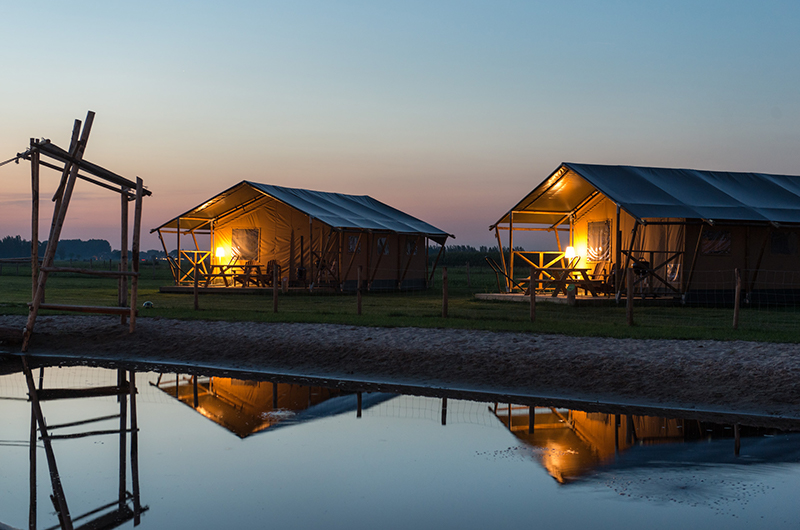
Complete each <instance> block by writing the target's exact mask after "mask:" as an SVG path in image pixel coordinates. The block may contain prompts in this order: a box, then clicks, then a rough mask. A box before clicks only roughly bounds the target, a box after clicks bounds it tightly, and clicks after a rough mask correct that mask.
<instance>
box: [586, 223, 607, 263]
mask: <svg viewBox="0 0 800 530" xmlns="http://www.w3.org/2000/svg"><path fill="white" fill-rule="evenodd" d="M610 259H611V221H610V220H606V221H600V222H597V223H589V234H588V241H587V245H586V260H587V261H609V260H610Z"/></svg>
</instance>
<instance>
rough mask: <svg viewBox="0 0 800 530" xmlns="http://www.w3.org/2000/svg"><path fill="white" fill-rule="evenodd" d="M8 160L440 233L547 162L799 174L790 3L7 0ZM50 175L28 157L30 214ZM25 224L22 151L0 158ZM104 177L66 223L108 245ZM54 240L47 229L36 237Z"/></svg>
mask: <svg viewBox="0 0 800 530" xmlns="http://www.w3.org/2000/svg"><path fill="white" fill-rule="evenodd" d="M2 20H3V29H2V32H0V58H1V59H2V60H0V65H2V70H3V73H2V79H3V82H2V83H0V96H2V97H1V98H0V101H2V103H0V105H2V107H1V108H2V122H1V123H0V161H3V160H6V159H8V158H11V157H12V156H14V155H15V154H16V153H17V152H19V151H23V150H24V149H26V147H27V145H28V141H29V138H30V137H46V138H50V139H51V140H52V141H53V142H54V143H56V144H57V145H60V146H62V147H64V148H67V147H68V145H69V136H70V132H71V129H72V122H73V120H74V119H75V118H80V119H84V118H85V116H86V111H87V110H93V111H95V112H96V113H97V115H96V118H95V122H94V126H93V129H92V133H91V136H90V139H89V144H88V147H87V150H86V154H85V158H86V159H87V160H90V161H92V162H94V163H97V164H100V165H102V166H104V167H106V168H108V169H110V170H112V171H114V172H116V173H119V174H121V175H124V176H126V177H129V178H134V177H136V176H137V175H138V176H140V177H142V178H143V179H144V182H145V185H146V186H147V187H148V188H149V189H150V190H151V191H152V192H153V196H152V197H148V198H146V199H145V202H144V217H143V232H147V233H148V235H147V236H146V237H145V238H144V241H143V249H149V248H160V244H159V243H158V240H157V237H156V236H153V235H150V234H149V230H150V229H151V228H153V227H155V226H158V225H160V224H161V223H163V222H164V221H166V220H168V219H170V218H172V217H175V216H176V215H178V214H179V213H182V212H184V211H186V210H188V209H189V208H191V207H192V206H195V205H197V204H199V203H201V202H203V201H204V200H205V199H207V198H209V197H210V196H212V195H214V194H216V193H218V192H219V191H222V190H223V189H225V188H228V187H230V186H232V185H233V184H235V183H237V182H239V181H241V180H244V179H247V180H252V181H256V182H262V183H267V184H276V185H280V186H290V187H299V188H309V189H315V190H322V191H336V192H341V193H350V194H367V195H371V196H373V197H374V198H376V199H378V200H380V201H383V202H386V203H388V204H390V205H392V206H394V207H396V208H399V209H402V210H405V211H406V212H408V213H410V214H412V215H415V216H417V217H420V218H421V219H423V220H425V221H427V222H429V223H431V224H433V225H435V226H437V227H438V228H441V229H443V230H445V231H447V232H450V233H453V234H455V235H456V240H455V241H452V243H455V244H470V245H475V246H478V245H493V244H494V237H493V234H492V233H490V232H489V230H488V227H489V225H490V224H492V223H494V222H495V221H496V220H497V219H498V218H500V217H501V216H502V215H503V214H504V213H505V212H506V211H507V210H508V209H509V208H510V207H511V206H513V205H514V204H515V203H516V202H517V201H518V200H519V199H520V198H522V197H523V196H524V195H525V194H526V193H527V192H529V191H530V190H531V189H532V188H533V187H535V186H536V185H537V184H538V183H539V182H540V181H541V180H542V179H544V178H545V177H546V176H547V175H548V174H549V173H550V172H551V171H553V170H554V169H556V167H557V166H558V165H559V164H560V163H561V162H567V161H570V162H584V163H598V164H630V165H644V166H666V167H690V168H695V169H714V170H729V171H758V172H764V173H783V174H795V175H800V67H799V66H800V29H799V28H800V2H797V1H787V2H772V1H760V2H752V1H747V2H737V1H730V0H726V1H724V2H723V1H719V2H704V1H698V0H693V1H691V2H678V1H671V2H641V1H630V2H613V1H607V2H591V1H572V2H571V1H563V2H533V1H529V2H514V1H499V0H496V1H493V2H488V1H487V2H476V1H464V0H462V1H452V2H450V1H431V0H428V1H424V2H417V1H405V2H381V1H370V2H367V1H364V2H339V1H298V2H227V3H223V2H186V3H179V2H171V1H168V0H167V1H159V2H128V3H121V2H80V1H76V2H68V3H66V2H53V3H50V2H38V3H34V4H32V3H27V2H4V3H3V16H2ZM58 178H59V175H58V174H57V173H56V172H54V171H51V170H44V172H43V179H42V197H43V199H44V200H45V204H44V206H43V212H42V220H43V223H44V224H45V225H46V226H49V224H50V217H51V215H52V206H51V205H52V203H51V202H50V200H49V199H50V197H52V194H53V192H54V191H55V188H56V186H57V183H58ZM0 190H1V191H0V237H3V236H6V235H18V234H19V235H21V236H23V237H25V238H30V165H29V163H27V162H21V163H20V164H19V165H14V164H11V165H6V166H3V167H0ZM118 227H119V200H118V196H117V195H116V194H113V193H110V192H107V191H104V190H101V189H99V188H96V187H95V186H92V185H89V184H87V183H84V182H79V183H78V185H77V187H76V192H75V195H74V201H73V204H72V208H71V209H70V212H69V214H68V217H67V222H66V224H65V228H64V232H63V234H62V237H64V238H82V239H89V238H103V239H108V240H109V241H110V242H111V244H112V247H114V248H119V233H118V232H119V228H118ZM45 237H46V236H45Z"/></svg>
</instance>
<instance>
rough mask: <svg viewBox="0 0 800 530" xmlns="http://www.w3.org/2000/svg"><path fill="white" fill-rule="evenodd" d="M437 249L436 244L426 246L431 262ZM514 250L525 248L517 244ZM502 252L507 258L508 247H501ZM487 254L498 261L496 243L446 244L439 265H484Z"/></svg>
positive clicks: (437, 251) (436, 253)
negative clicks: (474, 244) (473, 244)
mask: <svg viewBox="0 0 800 530" xmlns="http://www.w3.org/2000/svg"><path fill="white" fill-rule="evenodd" d="M439 249H440V247H439V246H438V245H432V246H430V247H428V260H429V261H430V262H431V263H433V261H434V260H436V256H437V255H438V254H439ZM514 250H525V249H524V248H522V247H519V246H517V247H514ZM503 253H504V254H505V258H506V259H508V257H509V252H508V247H504V248H503ZM487 256H488V257H490V258H491V259H493V260H495V261H497V262H499V261H500V251H499V250H497V245H495V246H493V247H487V246H480V247H477V248H476V247H473V246H471V245H447V246H445V248H444V252H442V256H441V257H440V258H439V265H446V266H451V265H464V264H465V263H469V264H470V266H472V267H475V266H479V265H485V264H486V259H485V258H486V257H487Z"/></svg>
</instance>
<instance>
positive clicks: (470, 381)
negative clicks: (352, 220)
mask: <svg viewBox="0 0 800 530" xmlns="http://www.w3.org/2000/svg"><path fill="white" fill-rule="evenodd" d="M24 324H25V319H24V317H21V316H0V330H2V333H0V352H6V353H10V352H18V351H19V348H20V345H19V342H18V339H17V338H16V337H17V335H16V330H19V336H21V330H22V329H23V327H24ZM29 353H30V354H31V355H36V354H48V355H60V356H70V357H81V358H86V359H112V360H144V361H149V362H155V363H165V364H185V365H199V366H203V367H215V368H229V369H236V370H246V371H255V372H258V371H263V372H272V373H284V374H298V375H306V376H316V377H324V378H337V377H343V378H346V379H352V380H355V379H359V380H364V381H374V382H385V383H393V384H401V385H415V386H429V387H438V388H448V389H458V390H475V391H481V392H492V393H508V394H515V395H535V396H550V397H564V398H569V399H578V400H583V401H600V402H613V403H636V404H640V405H647V406H656V407H678V408H686V409H699V410H711V411H735V412H739V413H752V414H763V415H775V416H785V417H791V418H800V346H798V345H793V344H771V343H757V342H742V341H730V342H723V341H686V340H631V339H624V340H621V339H610V338H596V337H566V336H561V335H537V334H532V333H530V334H529V333H493V332H484V331H465V330H453V329H418V328H369V327H354V326H340V325H330V324H268V323H254V322H210V321H181V320H168V319H159V318H143V319H139V320H138V321H137V330H136V332H135V333H134V334H129V333H128V332H127V327H124V326H121V325H120V322H119V318H118V317H117V318H114V317H104V316H90V317H87V316H58V317H53V316H49V317H40V318H39V319H38V320H37V323H36V329H35V334H34V338H33V341H32V344H31V348H30V351H29Z"/></svg>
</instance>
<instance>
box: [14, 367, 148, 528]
mask: <svg viewBox="0 0 800 530" xmlns="http://www.w3.org/2000/svg"><path fill="white" fill-rule="evenodd" d="M22 363H23V371H24V374H25V379H26V383H27V386H28V395H29V400H30V403H31V430H30V453H29V458H30V512H29V518H28V526H29V528H30V529H31V530H36V528H37V521H36V513H37V504H38V489H37V484H36V476H37V471H36V468H37V458H36V456H37V445H36V444H37V439H38V440H41V441H42V443H43V445H44V450H45V456H46V458H47V466H48V469H49V472H50V481H51V486H52V492H53V494H52V495H51V496H50V499H51V501H52V503H53V507H54V508H55V511H56V515H57V517H58V522H59V525H58V526H57V527H55V528H58V527H60V528H62V529H64V530H72V529H73V528H75V527H74V523H77V522H80V523H81V525H80V526H79V527H78V528H79V529H109V530H110V529H112V528H116V527H118V526H121V525H122V524H124V523H126V522H128V521H130V520H133V524H134V526H137V525H139V523H140V519H141V514H142V513H143V512H145V511H146V510H148V507H147V506H142V505H141V503H140V494H139V445H138V439H139V438H138V431H139V429H138V424H137V414H136V393H137V390H136V374H135V372H133V371H131V372H126V371H124V370H118V371H117V384H116V385H114V386H104V387H100V386H83V387H79V388H72V387H71V388H49V387H48V388H45V369H44V368H39V373H38V387H37V385H36V381H35V380H34V377H33V372H32V370H31V369H30V368H29V366H28V363H27V359H26V358H25V357H23V358H22ZM104 396H116V397H117V401H118V403H119V412H118V413H116V414H112V415H103V416H96V417H89V418H83V419H80V420H77V421H69V422H65V423H54V422H52V421H51V422H50V423H48V422H47V420H46V419H45V415H44V413H43V410H42V403H43V402H47V401H52V400H67V399H68V400H73V401H74V400H79V399H80V400H82V401H85V400H87V399H92V398H98V397H104ZM75 408H78V407H77V406H76V407H75ZM129 418H130V426H129V424H128V419H129ZM51 419H52V415H51ZM114 420H118V422H119V423H118V427H117V428H116V429H98V428H95V426H96V425H97V424H100V423H105V422H108V421H114ZM37 432H38V436H37ZM128 434H130V457H131V458H130V467H131V489H132V491H128V489H127V442H128ZM107 435H118V443H119V483H118V489H117V492H116V498H114V500H112V501H111V502H107V503H104V504H101V505H100V506H97V507H95V508H93V509H91V510H89V511H87V512H85V513H82V514H79V515H72V514H70V511H69V506H68V503H67V495H66V493H65V491H64V488H63V486H62V483H61V476H60V475H59V472H58V466H57V462H56V450H55V448H54V445H57V444H54V443H53V442H58V441H59V440H68V439H76V438H88V437H96V436H107ZM109 497H110V498H111V497H112V495H109ZM48 530H49V529H48Z"/></svg>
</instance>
